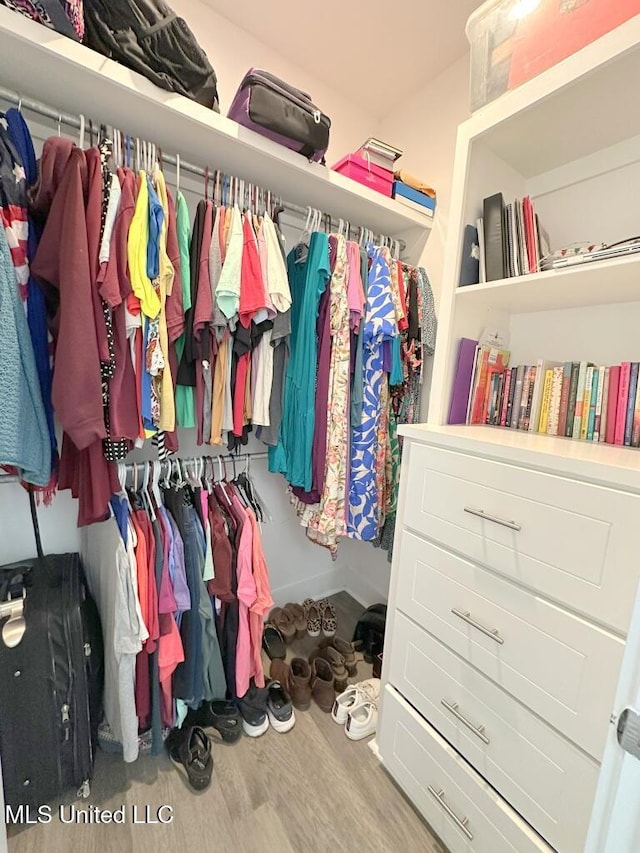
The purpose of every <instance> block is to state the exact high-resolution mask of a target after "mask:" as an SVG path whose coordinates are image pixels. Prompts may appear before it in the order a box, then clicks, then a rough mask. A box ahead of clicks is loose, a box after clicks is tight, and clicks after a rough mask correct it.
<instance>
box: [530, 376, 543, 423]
mask: <svg viewBox="0 0 640 853" xmlns="http://www.w3.org/2000/svg"><path fill="white" fill-rule="evenodd" d="M544 364H545V363H544V360H543V359H538V364H537V366H536V378H535V382H534V383H533V393H532V395H531V417H530V418H529V432H537V431H538V425H539V423H540V403H541V402H542V386H543V385H544Z"/></svg>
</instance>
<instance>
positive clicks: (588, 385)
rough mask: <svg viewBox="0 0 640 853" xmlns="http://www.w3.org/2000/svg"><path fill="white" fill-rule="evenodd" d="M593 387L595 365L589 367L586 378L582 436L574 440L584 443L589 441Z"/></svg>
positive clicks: (581, 425) (581, 424) (581, 422)
mask: <svg viewBox="0 0 640 853" xmlns="http://www.w3.org/2000/svg"><path fill="white" fill-rule="evenodd" d="M592 385H593V365H592V364H589V365H587V372H586V374H585V378H584V397H583V399H582V420H581V421H580V435H579V436H576V435H575V433H574V438H578V437H579V438H580V439H582V441H586V439H587V431H588V429H589V406H590V405H591V388H592Z"/></svg>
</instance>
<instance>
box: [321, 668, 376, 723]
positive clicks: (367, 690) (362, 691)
mask: <svg viewBox="0 0 640 853" xmlns="http://www.w3.org/2000/svg"><path fill="white" fill-rule="evenodd" d="M379 696H380V679H379V678H367V680H366V681H360V682H358V684H351V685H349V687H347V689H346V690H345V691H344V692H343V693H341V694H340V695H339V696H336V699H335V702H334V703H333V708H332V709H331V717H332V719H333V721H334V723H337V724H338V725H339V726H344V724H345V723H346V722H347V717H348V716H349V712H350V711H352V710H354V709H355V708H357V707H358V705H361V704H363V703H364V702H377V700H378V697H379Z"/></svg>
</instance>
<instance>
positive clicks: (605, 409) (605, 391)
mask: <svg viewBox="0 0 640 853" xmlns="http://www.w3.org/2000/svg"><path fill="white" fill-rule="evenodd" d="M600 369H602V368H600ZM610 375H611V368H610V367H605V369H604V382H603V383H602V384H603V388H602V416H601V418H600V435H599V437H598V441H600V442H604V440H605V439H606V436H607V417H608V414H609V378H610ZM596 416H597V413H596Z"/></svg>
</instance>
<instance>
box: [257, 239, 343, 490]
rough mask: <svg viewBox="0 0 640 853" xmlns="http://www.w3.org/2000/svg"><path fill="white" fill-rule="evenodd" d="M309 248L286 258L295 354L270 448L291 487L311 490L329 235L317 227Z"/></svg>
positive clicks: (273, 466) (275, 468)
mask: <svg viewBox="0 0 640 853" xmlns="http://www.w3.org/2000/svg"><path fill="white" fill-rule="evenodd" d="M306 251H307V247H306V246H303V245H298V246H296V247H295V248H294V249H292V250H291V252H289V255H288V257H287V273H288V276H289V287H290V288H291V299H292V302H291V358H290V359H289V364H288V366H287V375H286V377H285V387H284V399H283V409H282V422H281V424H280V435H279V437H278V444H277V445H276V447H271V448H269V470H270V471H272V472H274V473H280V474H283V475H284V476H285V477H286V479H287V480H288V481H289V483H291V485H292V486H300V487H301V488H302V489H304V490H305V491H307V492H308V491H310V490H311V481H312V470H311V450H312V446H313V431H314V427H315V419H316V411H315V402H316V370H317V366H318V339H317V334H316V323H317V320H318V307H319V304H320V297H321V296H322V294H323V293H324V291H325V288H326V287H327V282H328V281H329V278H330V275H331V270H330V266H329V238H328V237H327V235H326V234H323V233H322V232H319V231H316V232H314V233H313V234H312V235H311V240H310V241H309V248H308V253H307V257H306V260H304V261H300V262H299V263H297V261H298V260H299V259H300V258H301V257H304V255H303V253H304V252H306Z"/></svg>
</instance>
